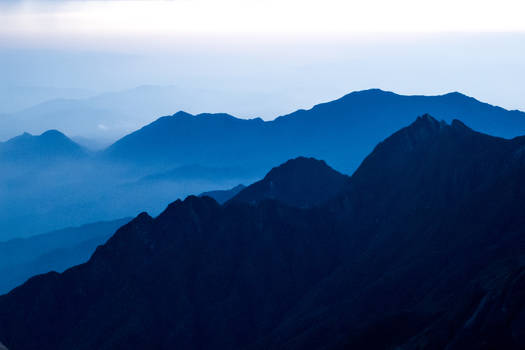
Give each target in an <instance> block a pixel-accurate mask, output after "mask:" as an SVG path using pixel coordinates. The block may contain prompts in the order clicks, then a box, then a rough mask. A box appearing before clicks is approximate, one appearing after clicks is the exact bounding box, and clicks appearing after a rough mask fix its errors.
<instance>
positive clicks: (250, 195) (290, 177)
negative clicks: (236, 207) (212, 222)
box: [231, 157, 349, 208]
mask: <svg viewBox="0 0 525 350" xmlns="http://www.w3.org/2000/svg"><path fill="white" fill-rule="evenodd" d="M348 180H349V177H348V176H346V175H343V174H341V173H339V172H337V171H335V170H334V169H332V168H330V167H329V166H328V165H327V164H326V163H325V162H324V161H322V160H317V159H314V158H305V157H298V158H295V159H291V160H289V161H287V162H286V163H284V164H281V165H280V166H278V167H276V168H273V169H272V170H271V171H270V172H269V173H268V174H267V175H266V176H265V177H264V179H262V180H261V181H257V182H256V183H254V184H252V185H250V186H248V187H246V188H245V189H243V190H242V191H240V192H239V193H238V194H237V195H236V196H235V197H233V198H232V199H231V201H239V202H247V203H252V204H255V203H257V202H260V201H262V200H267V199H274V200H279V201H281V202H283V203H286V204H288V205H291V206H294V207H299V208H308V207H313V206H316V205H319V204H322V203H324V202H325V201H327V200H328V199H330V198H333V197H334V196H335V195H336V194H338V193H339V192H341V190H342V189H343V188H344V186H345V185H346V184H347V182H348Z"/></svg>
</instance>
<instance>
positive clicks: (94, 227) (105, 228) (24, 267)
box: [0, 218, 131, 294]
mask: <svg viewBox="0 0 525 350" xmlns="http://www.w3.org/2000/svg"><path fill="white" fill-rule="evenodd" d="M130 220H131V218H126V219H119V220H114V221H107V222H97V223H93V224H87V225H83V226H80V227H71V228H66V229H62V230H58V231H54V232H49V233H45V234H41V235H37V236H32V237H28V238H24V239H13V240H10V241H6V242H0V275H1V276H3V277H2V279H1V280H0V294H3V293H7V292H8V291H9V290H11V289H13V288H14V287H16V286H18V285H20V284H21V283H23V282H25V281H26V280H27V279H28V278H30V277H32V276H35V275H37V274H41V273H45V272H49V271H58V272H62V271H64V270H65V269H67V268H69V267H71V266H74V265H78V264H81V263H83V262H85V261H87V260H88V259H89V257H90V256H91V254H92V253H93V252H94V251H95V248H96V247H97V246H98V245H100V244H103V243H104V242H106V240H107V239H108V238H109V237H111V235H113V233H115V231H116V230H117V229H118V228H119V227H121V226H122V225H124V224H125V223H127V222H129V221H130Z"/></svg>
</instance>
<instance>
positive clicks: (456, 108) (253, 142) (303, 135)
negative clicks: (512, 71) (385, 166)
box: [103, 89, 525, 173]
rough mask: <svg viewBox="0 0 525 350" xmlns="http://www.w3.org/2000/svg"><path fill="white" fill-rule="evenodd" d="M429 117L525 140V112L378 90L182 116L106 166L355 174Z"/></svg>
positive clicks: (138, 138)
mask: <svg viewBox="0 0 525 350" xmlns="http://www.w3.org/2000/svg"><path fill="white" fill-rule="evenodd" d="M424 113H429V114H432V115H434V116H436V117H437V118H439V119H443V120H445V121H447V122H451V121H452V120H453V119H454V118H458V119H461V120H463V121H464V122H465V123H467V124H468V125H471V126H472V127H473V128H475V129H476V130H479V131H481V132H485V133H488V134H490V135H494V136H500V137H505V138H512V137H515V136H519V135H522V134H525V113H523V112H520V111H507V110H505V109H502V108H499V107H494V106H491V105H489V104H486V103H482V102H479V101H477V100H475V99H473V98H471V97H468V96H465V95H462V94H460V93H450V94H446V95H441V96H403V95H397V94H395V93H392V92H387V91H382V90H378V89H373V90H365V91H358V92H353V93H350V94H348V95H346V96H344V97H342V98H340V99H338V100H335V101H331V102H328V103H323V104H319V105H316V106H314V107H313V108H312V109H310V110H299V111H296V112H294V113H291V114H289V115H285V116H281V117H278V118H276V119H275V120H272V121H267V122H265V121H263V120H261V119H257V118H256V119H238V118H235V117H233V116H231V115H227V114H199V115H195V116H194V115H191V114H188V113H185V112H179V113H176V114H174V115H172V116H167V117H163V118H159V119H158V120H156V121H155V122H153V123H151V124H148V125H147V126H145V127H143V128H141V129H139V130H137V131H135V132H133V133H131V134H129V135H127V136H125V137H123V138H122V139H120V140H118V141H117V142H115V143H114V144H113V145H111V146H110V147H109V148H107V149H106V150H104V151H103V157H104V158H105V159H111V160H112V161H116V162H127V163H130V164H140V165H143V164H147V165H151V164H163V163H166V162H170V163H178V164H195V163H196V164H201V165H204V164H206V165H215V166H217V165H220V166H233V165H237V166H239V165H240V164H242V165H244V167H251V168H256V169H258V170H260V171H263V169H267V168H269V167H271V166H274V165H275V164H279V163H282V162H284V161H286V160H287V159H290V158H294V157H297V156H300V155H304V156H312V157H316V158H319V159H324V160H326V161H327V162H329V163H330V164H332V165H333V166H334V167H335V168H337V169H339V170H341V171H343V172H345V173H352V172H353V171H354V170H355V169H356V168H357V167H358V166H359V164H360V162H361V161H362V160H363V159H364V157H365V156H366V155H367V154H368V153H370V152H371V151H372V149H373V147H374V146H375V145H376V144H377V143H378V142H379V141H381V140H382V139H384V138H386V137H387V136H388V135H390V134H392V133H393V132H395V131H396V130H398V129H400V128H401V127H403V126H405V125H407V124H409V123H410V122H411V121H412V120H413V119H415V118H416V117H417V116H418V115H422V114H424Z"/></svg>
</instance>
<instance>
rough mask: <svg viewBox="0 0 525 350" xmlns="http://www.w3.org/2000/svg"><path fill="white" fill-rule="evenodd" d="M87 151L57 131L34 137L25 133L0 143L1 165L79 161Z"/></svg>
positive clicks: (49, 131)
mask: <svg viewBox="0 0 525 350" xmlns="http://www.w3.org/2000/svg"><path fill="white" fill-rule="evenodd" d="M86 155H87V154H86V151H85V150H84V149H83V148H82V147H80V146H79V145H78V144H76V143H75V142H73V141H72V140H70V139H69V138H68V137H67V136H66V135H64V134H62V133H61V132H60V131H57V130H48V131H46V132H44V133H43V134H41V135H38V136H33V135H30V134H28V133H24V134H22V135H20V136H17V137H14V138H12V139H10V140H8V141H6V142H4V143H0V162H1V163H31V162H37V163H41V162H54V161H65V160H78V159H80V158H84V157H86Z"/></svg>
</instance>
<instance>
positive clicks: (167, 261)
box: [0, 115, 525, 350]
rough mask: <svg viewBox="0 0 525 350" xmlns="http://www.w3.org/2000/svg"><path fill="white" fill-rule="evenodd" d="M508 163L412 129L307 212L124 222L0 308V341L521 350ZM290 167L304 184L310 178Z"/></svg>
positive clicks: (429, 128)
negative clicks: (87, 253)
mask: <svg viewBox="0 0 525 350" xmlns="http://www.w3.org/2000/svg"><path fill="white" fill-rule="evenodd" d="M524 148H525V138H516V139H513V140H505V139H501V138H496V137H491V136H487V135H484V134H481V133H477V132H474V131H472V130H471V129H470V128H468V127H467V126H465V124H463V123H462V122H460V121H457V120H455V121H453V122H452V123H450V124H447V123H445V122H440V121H438V120H436V119H434V118H432V117H430V116H428V115H427V116H424V117H420V118H418V119H417V120H416V121H415V122H413V123H412V124H411V125H410V126H409V127H406V128H403V129H401V130H400V131H398V132H396V133H394V134H393V135H392V136H391V137H389V138H387V139H386V140H384V141H383V142H381V143H379V144H378V145H377V147H375V149H374V150H373V152H372V153H371V154H370V155H369V156H368V157H366V159H365V160H364V161H363V163H362V164H361V166H360V167H359V168H358V170H357V171H356V172H355V173H354V174H353V175H352V177H351V178H350V179H349V180H348V182H347V184H346V185H345V186H344V188H343V189H342V190H341V192H339V193H338V194H335V195H334V196H333V197H332V198H331V199H329V200H328V201H327V202H325V203H324V204H321V205H319V206H316V207H314V208H310V209H302V208H298V207H293V206H290V205H288V204H283V203H282V202H281V198H287V197H288V194H286V193H285V192H280V190H279V191H277V192H275V193H274V196H273V197H274V199H273V200H262V201H260V202H256V203H255V204H251V203H245V202H241V201H230V202H229V203H227V204H226V205H222V206H221V205H219V204H218V203H217V202H215V201H214V200H213V199H211V198H209V197H204V198H198V197H188V198H187V199H186V200H184V201H180V200H178V201H176V202H174V203H172V204H171V205H170V206H168V208H167V209H166V210H165V211H164V212H163V213H162V214H161V215H159V216H158V217H156V218H152V217H150V216H149V215H148V214H146V213H142V214H140V215H139V216H138V217H136V218H135V219H134V220H133V221H131V222H130V223H128V224H127V225H125V226H123V227H121V228H120V229H119V230H118V231H117V232H116V233H115V235H113V237H111V238H110V239H109V241H108V242H107V243H106V244H105V245H103V246H101V247H99V248H98V249H97V250H96V252H95V253H94V254H93V256H92V257H91V259H90V260H89V261H88V262H87V263H85V264H82V265H79V266H76V267H74V268H71V269H69V270H67V271H65V272H64V273H62V274H58V273H48V274H45V275H41V276H37V277H35V278H32V279H31V280H29V281H28V282H27V283H25V284H24V285H22V286H21V287H18V288H16V289H15V290H13V291H12V292H11V293H9V294H7V295H4V296H1V297H0V310H2V312H1V313H0V341H1V342H3V343H4V344H5V345H6V346H7V347H9V348H10V349H11V350H13V349H14V350H16V349H29V350H31V349H40V350H42V349H44V350H45V349H72V348H74V349H78V350H82V349H93V348H96V349H116V348H118V349H124V348H125V349H144V348H155V349H175V348H176V349H365V348H366V349H394V348H395V349H422V348H425V349H445V348H446V349H450V350H455V349H523V348H524V347H525V331H524V330H525V294H524V291H525V272H524V271H525V232H524V228H525V217H524V216H523V215H522V208H524V207H525V180H524V179H525V153H524V152H523V149H524ZM305 165H307V166H306V167H305V168H303V172H302V176H303V177H304V179H302V180H301V181H304V182H307V180H306V178H308V177H309V176H310V173H315V171H314V169H310V168H309V167H310V166H314V167H315V162H313V161H309V162H307V164H306V163H305ZM310 170H311V171H310ZM282 174H283V176H292V177H295V178H296V179H297V178H298V177H297V176H298V175H297V174H295V173H293V172H283V173H282ZM283 183H287V182H286V181H285V180H283ZM281 189H284V190H286V189H285V188H284V187H281ZM281 194H284V196H283V197H281ZM295 194H297V193H295ZM28 329H30V334H31V336H28ZM86 330H89V334H86Z"/></svg>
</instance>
